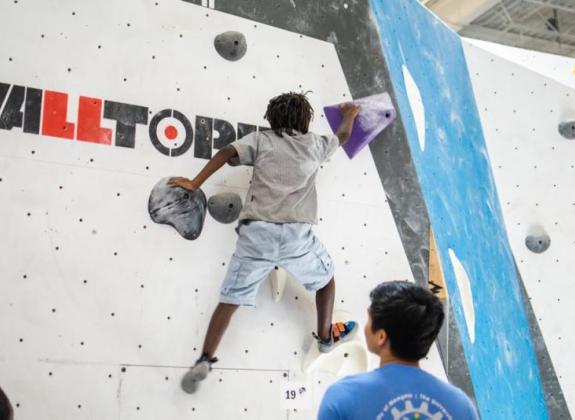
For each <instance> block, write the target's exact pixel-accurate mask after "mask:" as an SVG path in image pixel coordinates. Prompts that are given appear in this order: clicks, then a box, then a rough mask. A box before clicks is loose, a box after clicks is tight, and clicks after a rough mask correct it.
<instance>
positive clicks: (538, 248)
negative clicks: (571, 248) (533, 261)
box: [525, 232, 551, 254]
mask: <svg viewBox="0 0 575 420" xmlns="http://www.w3.org/2000/svg"><path fill="white" fill-rule="evenodd" d="M550 245H551V238H550V237H549V235H547V234H546V233H544V232H542V233H539V234H532V235H528V236H527V238H525V246H526V247H527V248H528V249H529V250H530V251H532V252H535V253H536V254H541V253H543V252H545V251H547V249H548V248H549V246H550Z"/></svg>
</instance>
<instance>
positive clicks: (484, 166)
mask: <svg viewBox="0 0 575 420" xmlns="http://www.w3.org/2000/svg"><path fill="white" fill-rule="evenodd" d="M371 3H372V7H373V9H374V13H375V20H376V22H377V24H378V27H379V31H380V35H381V41H382V48H383V51H384V55H385V58H386V60H387V65H388V68H389V72H390V75H391V80H392V84H393V86H394V91H395V94H396V97H397V103H398V108H399V113H400V115H401V116H402V122H403V124H404V127H405V132H406V137H407V138H406V141H407V143H408V144H409V147H410V150H411V154H412V158H413V162H414V165H415V169H416V173H417V178H418V180H419V183H420V188H421V191H422V196H423V200H424V202H425V205H426V208H427V211H428V215H429V222H430V224H431V226H432V228H433V232H434V234H435V239H436V242H437V251H438V254H439V256H440V258H439V259H440V261H441V264H442V266H443V273H444V276H445V281H446V285H447V289H448V293H449V301H450V304H451V306H450V307H451V309H452V312H451V315H452V316H453V319H454V321H455V323H456V324H457V328H458V330H459V331H460V333H461V334H460V339H461V344H462V348H463V354H464V356H465V364H466V367H467V369H468V372H469V376H470V381H471V384H472V386H473V390H474V393H475V399H476V402H477V405H478V408H479V411H480V413H481V415H482V417H485V418H510V417H518V416H520V417H522V418H548V417H552V418H555V417H557V418H562V417H563V418H566V417H568V416H569V414H568V412H567V407H566V402H565V399H564V396H563V394H562V392H561V389H560V386H559V384H558V379H557V373H556V372H555V371H554V369H553V366H552V364H551V363H550V361H549V354H548V352H547V349H546V348H545V342H544V341H543V339H542V338H541V334H540V330H539V326H538V321H537V319H536V318H535V317H534V311H533V307H532V304H531V302H530V299H529V296H528V295H527V294H526V293H525V284H524V283H523V279H522V276H521V272H520V271H519V270H518V269H517V267H516V265H515V262H516V261H515V258H514V255H513V252H512V248H511V246H510V242H509V240H508V236H507V232H506V225H505V220H504V218H503V211H502V205H501V202H500V200H499V197H498V193H497V188H496V180H495V177H494V175H493V169H492V163H491V161H490V159H489V154H488V152H487V145H486V136H487V135H488V134H489V133H487V134H486V132H485V131H484V129H487V128H488V127H484V126H483V125H482V120H481V117H480V114H479V111H478V107H480V106H481V107H483V104H482V102H481V100H479V101H477V102H476V99H475V96H474V90H475V91H481V92H482V93H483V94H484V92H485V91H492V89H493V87H492V86H493V84H490V83H492V82H491V81H492V80H493V79H496V78H499V79H500V81H499V82H500V83H501V84H499V86H500V87H501V86H503V85H504V84H505V79H504V78H502V77H501V67H499V68H498V69H490V71H489V72H485V71H484V72H483V73H484V75H483V84H481V85H480V86H478V85H475V86H474V85H472V81H471V78H470V75H469V71H470V68H469V67H468V64H467V58H466V56H465V51H464V48H463V45H462V42H461V39H460V38H459V37H458V36H457V34H455V33H454V32H452V31H451V30H449V29H448V28H447V26H445V25H444V24H443V23H442V22H440V21H439V20H438V19H437V18H435V17H434V16H433V15H431V14H430V13H429V11H427V10H426V9H425V8H423V7H422V6H421V5H420V4H419V3H418V2H415V1H407V0H405V1H397V2H379V1H373V2H371ZM474 59H475V62H476V63H477V62H480V63H482V65H483V66H489V65H490V63H492V62H493V61H494V60H484V59H483V57H474ZM483 68H485V67H483ZM471 71H473V69H471ZM510 72H511V70H510ZM485 73H487V74H486V75H485ZM524 73H525V74H530V73H531V72H529V71H527V70H525V71H524ZM530 77H531V80H533V81H536V80H541V77H540V76H537V75H535V74H530ZM526 85H528V84H527V83H526V79H523V80H522V82H518V84H517V85H516V86H517V87H516V89H518V88H519V86H526ZM508 92H509V96H508V97H507V98H508V100H507V102H501V99H493V98H492V101H493V102H491V105H492V107H491V109H492V111H491V112H492V114H493V113H494V115H495V117H491V118H495V119H497V121H498V123H499V124H502V125H506V124H510V125H512V128H511V130H510V131H509V132H513V130H514V129H515V127H516V126H517V125H520V124H521V122H520V120H519V117H516V118H515V119H513V120H512V119H511V118H509V117H503V115H504V112H500V111H499V107H500V106H507V105H508V106H509V107H511V106H514V105H513V104H514V103H515V101H517V100H520V101H521V100H522V101H523V103H526V102H527V101H528V100H529V99H528V97H529V95H528V93H526V92H525V90H523V92H522V94H521V95H517V94H516V93H515V91H513V90H509V91H508ZM511 92H512V93H511ZM535 100H536V97H535V95H534V93H533V92H532V93H531V101H535ZM554 100H556V96H553V94H550V96H549V102H545V103H546V104H547V105H545V106H550V104H551V103H553V101H554ZM530 106H534V105H530ZM488 108H489V107H487V106H486V107H485V111H487V109H488ZM547 112H549V111H547ZM515 113H517V111H515ZM540 114H541V113H539V114H531V113H530V112H525V113H524V114H523V117H522V118H523V119H522V120H521V121H525V122H527V120H524V119H527V118H529V117H528V115H531V118H538V120H539V123H541V124H543V123H544V122H543V121H545V124H546V125H547V126H549V125H550V124H549V122H550V119H546V118H545V117H543V118H540V117H539V115H540ZM546 114H547V113H546ZM535 115H537V117H535ZM527 124H529V125H530V132H536V128H534V127H535V125H534V124H530V123H527ZM522 125H525V123H524V124H522ZM551 125H552V127H553V131H552V133H553V134H552V135H555V136H556V137H557V136H558V134H556V133H557V121H554V122H553V123H552V124H551ZM489 128H490V127H489ZM509 132H508V133H509ZM546 135H547V136H549V134H546ZM498 140H499V141H500V142H502V141H503V140H504V136H499V137H497V138H496V139H493V141H495V142H497V141H498ZM498 147H500V144H498ZM515 160H516V158H515V159H514V161H515ZM516 167H517V164H516V165H514V166H512V167H510V168H509V172H508V174H511V173H512V172H513V175H512V176H513V177H515V176H519V175H518V174H516V173H515V168H516ZM516 205H517V206H521V202H519V203H517V204H516ZM549 205H550V206H553V208H554V209H556V207H554V203H549ZM558 207H560V206H558ZM521 211H522V212H523V211H525V212H526V213H528V212H529V210H527V209H523V208H522V210H521ZM536 235H539V233H535V232H532V233H531V237H530V243H534V244H537V246H541V245H542V244H544V243H545V239H541V240H539V239H538V236H536ZM523 240H525V239H523ZM545 309H546V310H549V309H548V308H547V307H546V308H545ZM565 326H566V325H565ZM559 375H560V373H559Z"/></svg>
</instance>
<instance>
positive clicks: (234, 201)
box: [208, 193, 242, 223]
mask: <svg viewBox="0 0 575 420" xmlns="http://www.w3.org/2000/svg"><path fill="white" fill-rule="evenodd" d="M241 210H242V199H241V197H240V196H239V195H237V194H234V193H221V194H215V195H213V196H211V197H210V199H209V200H208V211H209V212H210V215H211V216H212V217H213V218H214V219H215V220H217V221H218V222H220V223H232V222H235V221H236V220H237V219H238V217H239V216H240V212H241Z"/></svg>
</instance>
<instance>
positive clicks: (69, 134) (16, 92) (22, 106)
mask: <svg viewBox="0 0 575 420" xmlns="http://www.w3.org/2000/svg"><path fill="white" fill-rule="evenodd" d="M3 103H4V106H3V107H2V108H1V112H0V129H3V130H12V129H13V128H14V127H18V128H21V129H22V131H23V132H24V133H31V134H38V135H43V136H50V137H58V138H62V139H69V140H74V139H75V140H78V141H84V142H91V143H98V144H103V145H109V146H111V145H114V146H118V147H127V148H132V149H133V148H135V146H136V125H138V124H141V125H148V116H149V114H150V112H149V110H148V108H147V107H144V106H139V105H133V104H126V103H122V102H114V101H109V100H102V99H99V98H91V97H87V96H79V97H78V115H77V118H76V121H75V122H72V121H68V115H67V113H68V112H67V108H68V94H67V93H63V92H56V91H52V90H42V89H37V88H32V87H25V86H20V85H9V84H6V83H0V106H1V105H2V104H3ZM102 118H105V119H109V120H113V121H116V129H115V136H114V140H112V131H113V130H112V129H110V128H105V127H102V126H101V122H102ZM258 128H259V129H260V130H267V128H265V127H257V126H255V125H251V124H243V123H238V125H237V131H236V128H234V126H233V125H232V124H231V123H230V122H228V121H226V120H222V119H217V118H210V117H204V116H199V115H198V116H196V118H195V130H194V127H193V126H192V123H191V122H190V120H189V119H188V117H186V115H184V114H183V113H181V112H179V111H177V110H175V109H163V110H161V111H159V112H157V113H156V114H154V115H153V116H152V118H151V120H150V122H149V127H148V133H149V137H150V141H151V143H152V144H153V145H154V147H155V148H156V149H157V150H158V151H159V152H160V153H162V154H164V155H166V156H181V155H183V154H184V153H186V152H187V151H188V150H189V149H190V147H192V145H194V157H197V158H200V159H210V158H211V157H212V150H213V149H221V148H223V147H225V146H226V145H228V144H230V143H231V142H233V141H235V140H236V139H237V138H241V137H243V136H245V135H246V134H249V133H252V132H254V131H256V130H258ZM194 133H195V135H194Z"/></svg>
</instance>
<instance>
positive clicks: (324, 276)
mask: <svg viewBox="0 0 575 420" xmlns="http://www.w3.org/2000/svg"><path fill="white" fill-rule="evenodd" d="M236 230H237V232H238V235H239V237H238V241H237V243H236V251H235V252H234V255H233V256H232V259H231V261H230V263H229V265H228V272H227V274H226V277H225V279H224V282H223V284H222V289H221V294H220V302H222V303H231V304H235V305H246V306H255V304H256V295H257V293H258V289H259V286H260V284H261V283H262V282H263V281H264V280H266V278H267V277H268V275H269V274H270V272H271V271H272V270H273V269H274V268H275V267H276V266H277V267H281V268H283V269H284V270H285V271H287V272H288V273H289V274H290V275H291V277H293V278H294V279H296V280H297V281H299V282H300V283H301V284H303V285H304V286H305V288H306V289H307V290H310V291H317V290H319V289H321V288H323V287H324V286H325V285H327V283H329V281H330V280H331V278H332V277H333V274H334V265H333V261H332V259H331V257H330V256H329V254H328V252H327V250H326V249H325V247H324V246H323V244H322V243H321V242H320V240H319V239H318V238H317V237H316V236H315V234H314V233H313V231H312V225H310V224H307V223H270V222H263V221H259V220H250V221H247V220H244V221H242V222H240V224H239V226H238V228H237V229H236Z"/></svg>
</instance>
